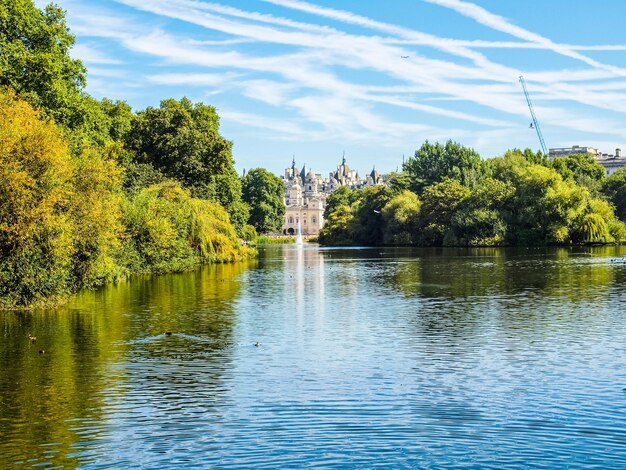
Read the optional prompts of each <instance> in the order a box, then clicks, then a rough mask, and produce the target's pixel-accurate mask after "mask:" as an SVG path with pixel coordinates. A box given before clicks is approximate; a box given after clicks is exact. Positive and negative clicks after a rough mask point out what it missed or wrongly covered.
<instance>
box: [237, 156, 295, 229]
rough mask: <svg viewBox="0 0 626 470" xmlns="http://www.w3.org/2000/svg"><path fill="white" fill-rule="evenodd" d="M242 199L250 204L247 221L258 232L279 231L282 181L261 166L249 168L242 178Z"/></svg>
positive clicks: (282, 214)
mask: <svg viewBox="0 0 626 470" xmlns="http://www.w3.org/2000/svg"><path fill="white" fill-rule="evenodd" d="M242 186H243V187H242V190H243V200H244V201H245V202H246V203H247V204H248V206H250V218H249V219H248V223H250V224H251V225H253V226H254V228H255V229H256V230H257V232H259V233H268V232H279V231H280V230H281V229H282V226H283V221H284V220H283V219H284V216H285V203H284V201H283V193H284V186H283V181H282V180H281V179H280V178H279V177H278V176H276V175H274V174H272V173H270V172H269V171H267V170H265V169H263V168H254V169H252V170H250V171H249V172H248V173H247V174H246V176H244V178H243V185H242Z"/></svg>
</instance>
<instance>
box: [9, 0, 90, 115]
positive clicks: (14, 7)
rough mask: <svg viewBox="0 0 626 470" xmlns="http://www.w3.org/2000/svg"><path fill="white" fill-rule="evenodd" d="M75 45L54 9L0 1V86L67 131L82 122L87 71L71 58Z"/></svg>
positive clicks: (62, 14)
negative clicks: (15, 93)
mask: <svg viewBox="0 0 626 470" xmlns="http://www.w3.org/2000/svg"><path fill="white" fill-rule="evenodd" d="M73 45H74V36H73V35H72V34H70V32H69V29H68V28H67V25H66V24H65V12H64V11H63V10H62V9H61V8H59V7H58V6H55V5H53V4H50V5H48V6H47V7H45V9H43V10H40V9H38V8H37V7H36V6H35V4H34V3H33V2H32V0H3V1H1V2H0V85H3V86H10V87H11V88H13V89H14V90H15V91H16V92H17V93H18V94H20V96H22V97H23V98H25V99H27V100H28V101H29V102H30V103H31V104H32V105H33V106H35V107H37V108H42V109H43V110H45V112H46V113H47V114H48V115H50V116H53V117H54V118H55V120H56V121H57V122H59V123H61V124H64V125H66V126H68V127H77V125H78V123H79V122H80V121H82V118H83V116H82V115H81V113H80V106H79V104H80V103H81V101H82V90H83V88H84V87H85V84H86V69H85V67H84V66H83V64H82V63H81V62H80V61H79V60H75V59H72V58H71V57H70V55H69V51H70V49H71V47H72V46H73Z"/></svg>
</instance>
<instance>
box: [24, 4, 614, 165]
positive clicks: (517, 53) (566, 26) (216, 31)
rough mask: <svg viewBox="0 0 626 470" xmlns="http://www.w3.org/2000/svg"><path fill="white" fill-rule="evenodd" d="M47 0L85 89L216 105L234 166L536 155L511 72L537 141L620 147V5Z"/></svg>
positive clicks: (132, 99) (148, 101) (140, 101)
mask: <svg viewBox="0 0 626 470" xmlns="http://www.w3.org/2000/svg"><path fill="white" fill-rule="evenodd" d="M36 3H37V5H38V6H40V7H43V6H44V5H45V4H46V3H47V2H46V1H42V0H36ZM56 3H57V4H58V5H60V6H61V7H62V8H64V9H65V10H67V22H68V24H69V26H70V29H71V31H72V33H73V34H75V35H76V45H75V47H74V48H73V50H72V53H71V54H72V56H73V57H75V58H78V59H81V60H82V61H83V62H84V64H85V65H86V66H87V68H88V71H89V72H88V85H87V91H88V92H89V93H90V94H91V95H93V96H94V97H96V98H102V97H108V98H110V99H120V100H124V101H127V102H128V103H129V104H130V105H131V106H132V107H133V109H135V110H141V109H145V108H146V107H148V106H158V105H159V102H160V101H161V100H163V99H166V98H170V97H174V98H182V97H183V96H186V97H188V98H190V99H191V100H193V101H201V102H203V103H205V104H210V105H212V106H215V107H216V108H217V110H218V113H219V115H220V118H221V120H220V123H221V133H222V135H224V136H225V137H226V138H228V139H230V140H232V141H233V142H234V147H233V155H234V158H235V161H236V167H237V168H238V170H239V171H242V170H243V169H244V168H246V169H250V168H255V167H264V168H267V169H269V170H271V171H273V172H275V173H277V174H281V173H282V172H283V170H284V168H286V167H288V166H290V165H291V160H292V157H295V159H296V163H297V164H298V165H299V166H302V165H303V164H306V165H307V167H311V168H312V169H313V170H315V172H317V173H322V174H323V175H327V174H328V172H330V171H331V170H333V169H334V168H336V166H337V165H338V164H339V163H340V161H341V158H342V155H343V153H344V152H345V156H346V160H347V162H348V164H349V165H351V166H352V167H353V168H355V169H357V170H358V171H359V173H360V174H361V175H364V174H366V173H369V172H370V171H371V169H372V167H373V166H374V165H376V168H377V169H378V170H379V171H381V172H388V171H393V170H396V169H397V168H401V166H402V159H403V156H404V157H407V158H408V157H409V156H411V155H413V154H414V152H415V150H416V149H418V148H419V147H420V145H421V144H422V143H423V142H424V141H425V140H429V141H431V142H436V141H439V142H445V141H447V140H449V139H452V140H454V141H456V142H459V143H461V144H463V145H466V146H469V147H472V148H474V149H475V150H476V151H477V152H479V153H480V154H481V155H482V157H483V158H489V157H493V156H497V155H501V154H502V153H504V151H505V150H507V149H509V148H522V149H523V148H527V147H529V148H532V149H533V150H537V149H539V148H540V144H539V140H538V137H537V134H536V132H535V130H534V129H533V128H530V127H529V124H530V122H531V117H530V112H529V110H528V106H527V104H526V100H525V98H524V94H523V91H522V87H521V85H520V82H519V76H520V75H523V76H524V78H525V81H526V84H527V87H528V90H529V93H530V96H531V99H532V102H533V106H534V109H535V113H536V115H537V118H538V120H539V123H540V126H541V130H542V132H543V136H544V139H545V141H546V144H547V146H548V147H566V146H571V145H575V144H578V145H589V146H594V147H598V148H599V149H600V150H602V151H603V152H605V153H614V150H615V148H616V147H624V150H625V151H626V125H625V118H626V27H625V26H624V18H625V17H626V2H624V1H623V0H602V1H590V0H589V1H583V0H549V1H545V0H519V1H502V0H474V1H462V0H387V1H381V0H367V1H365V0H361V1H358V0H337V1H329V0H319V1H314V2H307V1H301V0H229V1H223V2H221V3H214V2H211V1H208V0H97V1H96V0H57V1H56Z"/></svg>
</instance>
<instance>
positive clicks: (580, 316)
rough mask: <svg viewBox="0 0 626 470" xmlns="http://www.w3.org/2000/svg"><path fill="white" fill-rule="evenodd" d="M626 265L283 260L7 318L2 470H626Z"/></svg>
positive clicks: (378, 255)
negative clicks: (529, 469) (457, 469)
mask: <svg viewBox="0 0 626 470" xmlns="http://www.w3.org/2000/svg"><path fill="white" fill-rule="evenodd" d="M624 255H626V248H623V247H608V248H573V249H541V250H539V249H521V250H519V249H518V250H503V249H431V250H426V249H424V250H410V249H389V248H384V249H381V248H377V249H358V248H353V249H323V248H319V247H317V246H308V245H307V246H305V247H304V249H298V248H297V247H295V246H269V247H267V248H264V249H262V250H261V256H260V258H259V260H258V261H253V262H249V263H242V264H235V265H223V266H210V267H204V268H202V269H199V270H198V271H196V272H192V273H185V274H177V275H166V276H158V277H137V278H134V279H132V280H130V281H127V282H124V283H121V284H119V285H116V286H109V287H106V288H104V289H101V290H98V291H96V292H85V293H82V294H80V295H79V296H76V297H75V298H74V299H72V301H71V302H70V303H69V304H68V305H67V306H65V307H63V308H60V309H57V310H54V311H42V312H33V313H25V314H16V313H13V312H9V313H0V328H1V330H0V337H1V342H0V468H9V467H12V466H15V465H22V466H26V467H30V466H42V467H47V466H49V467H53V466H55V467H61V466H65V467H70V468H75V467H84V468H102V467H107V466H108V467H115V468H124V467H136V466H144V467H147V468H164V467H170V468H180V467H183V466H185V467H187V466H189V467H192V466H196V467H203V468H206V467H209V468H210V467H214V468H215V467H216V468H242V467H244V468H245V467H256V468H259V467H260V468H289V467H304V466H306V467H315V466H319V467H359V468H363V467H373V466H382V467H442V466H446V467H451V466H475V467H492V468H503V467H520V466H523V465H526V466H531V465H532V466H545V467H549V468H555V467H568V468H577V467H589V466H595V467H598V468H610V467H614V468H619V467H622V468H623V467H624V466H626V318H625V315H626V314H625V313H624V307H625V305H626V264H624V261H623V259H622V257H623V256H624ZM165 332H172V334H171V335H170V336H167V335H165V334H164V333H165ZM29 334H30V335H34V336H36V337H37V341H36V342H34V343H31V342H30V341H29V340H28V338H27V337H28V335H29ZM257 341H258V342H260V343H261V345H260V346H258V347H257V346H255V343H256V342H257ZM40 350H44V351H45V352H43V353H40V352H39V351H40Z"/></svg>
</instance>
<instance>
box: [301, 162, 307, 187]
mask: <svg viewBox="0 0 626 470" xmlns="http://www.w3.org/2000/svg"><path fill="white" fill-rule="evenodd" d="M304 178H306V163H305V164H304V165H302V171H301V172H300V179H301V180H302V182H303V183H304Z"/></svg>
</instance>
